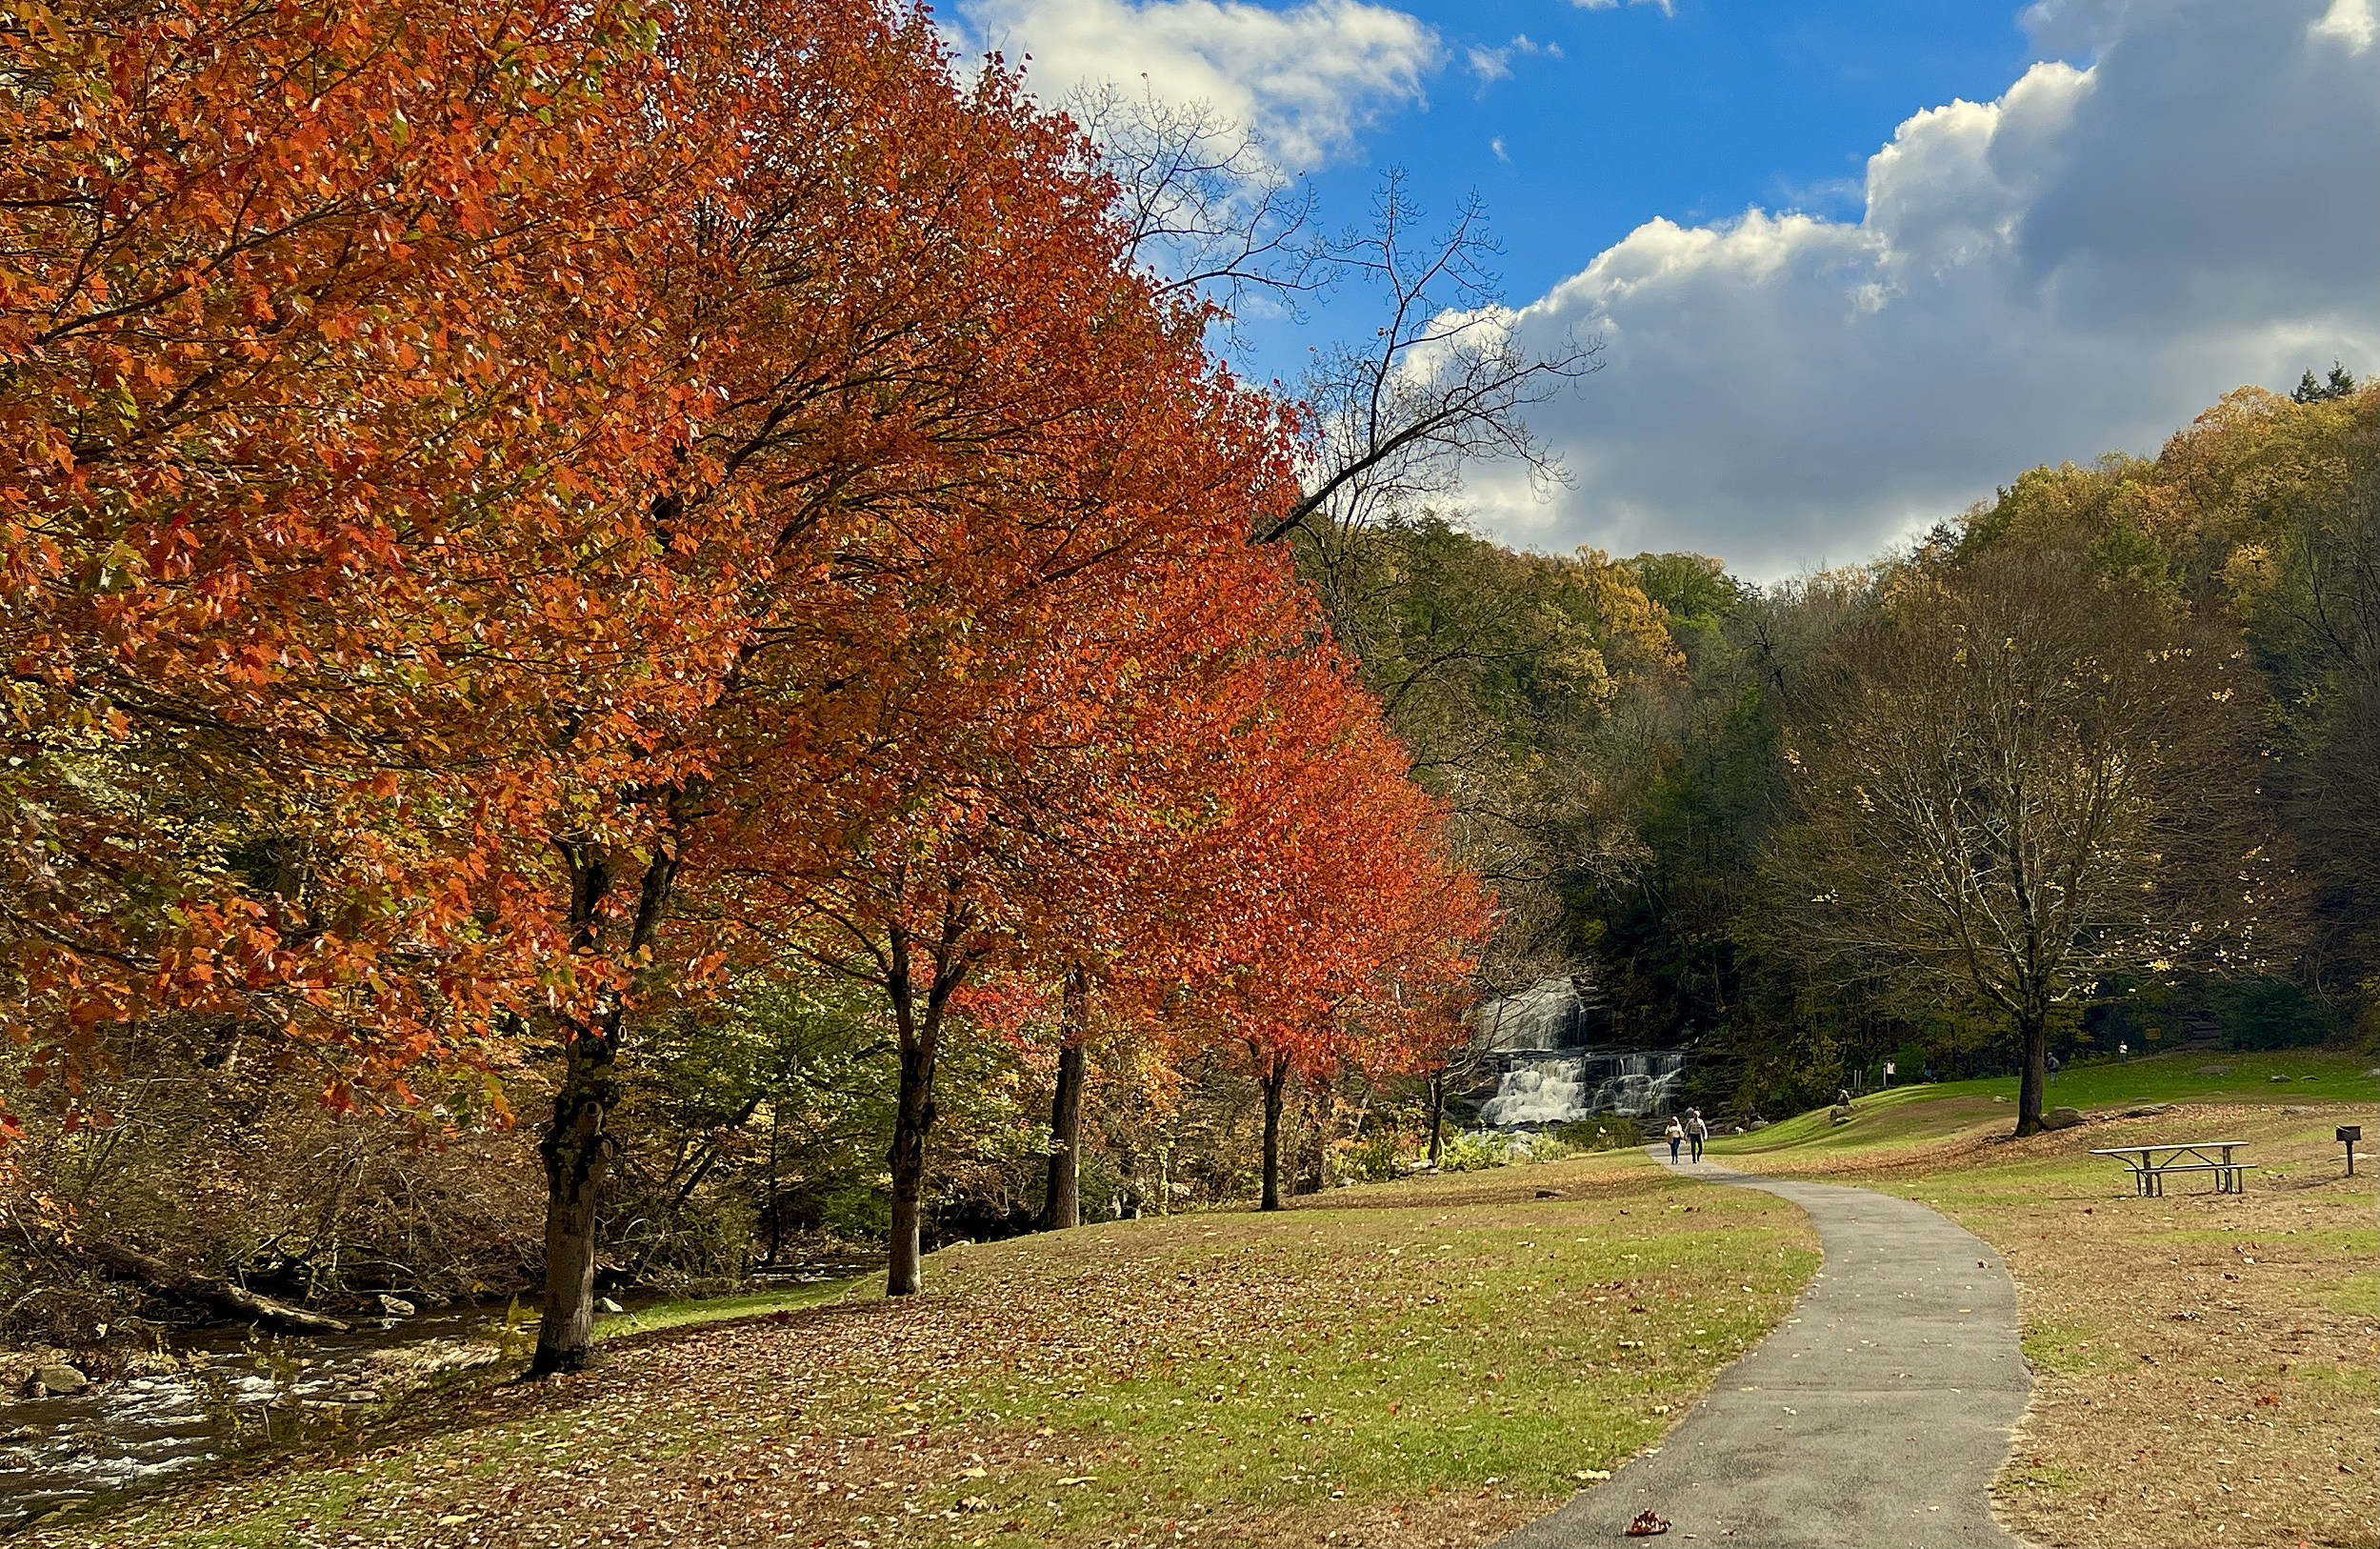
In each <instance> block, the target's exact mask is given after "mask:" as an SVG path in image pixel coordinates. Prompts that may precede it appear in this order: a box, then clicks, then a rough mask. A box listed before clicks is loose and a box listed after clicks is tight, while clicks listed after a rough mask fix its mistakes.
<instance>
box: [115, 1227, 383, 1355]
mask: <svg viewBox="0 0 2380 1549" xmlns="http://www.w3.org/2000/svg"><path fill="white" fill-rule="evenodd" d="M73 1246H74V1247H76V1248H77V1249H79V1250H80V1251H81V1252H82V1253H83V1254H84V1255H86V1256H87V1257H90V1258H94V1259H96V1260H98V1261H99V1262H100V1263H102V1264H104V1265H106V1266H107V1267H108V1268H110V1269H111V1270H113V1271H115V1272H116V1273H117V1274H119V1275H126V1276H130V1277H132V1278H133V1279H135V1280H138V1281H140V1282H141V1283H142V1284H143V1285H146V1286H149V1287H150V1288H151V1289H153V1290H158V1291H163V1292H166V1293H167V1294H169V1295H170V1296H176V1297H181V1298H187V1299H188V1300H190V1301H196V1302H202V1303H204V1304H206V1305H208V1306H210V1307H212V1308H214V1309H215V1310H216V1311H217V1312H221V1313H228V1314H230V1316H231V1317H233V1318H240V1319H242V1320H244V1321H248V1322H254V1323H261V1324H263V1325H264V1326H265V1327H267V1328H269V1329H273V1330H276V1331H277V1332H279V1333H282V1334H345V1333H347V1332H348V1330H349V1328H350V1325H349V1324H347V1323H345V1322H343V1321H341V1320H340V1319H338V1318H332V1317H330V1316H329V1315H327V1314H324V1313H310V1312H308V1311H307V1310H306V1309H304V1308H303V1307H292V1306H290V1305H289V1304H288V1303H287V1302H281V1301H275V1300H273V1299H272V1298H270V1297H260V1296H258V1295H257V1294H256V1293H255V1292H253V1291H250V1290H248V1289H246V1288H244V1287H242V1286H236V1285H233V1284H232V1283H231V1282H230V1281H229V1280H218V1279H216V1278H214V1277H212V1276H210V1275H194V1274H190V1273H188V1272H186V1271H183V1270H178V1269H175V1268H174V1267H173V1266H172V1265H170V1264H168V1263H166V1262H165V1261H164V1260H162V1259H157V1258H151V1257H149V1255H147V1254H145V1253H135V1252H133V1251H132V1250H131V1249H130V1248H125V1247H119V1246H117V1245H116V1244H115V1243H112V1242H78V1243H75V1244H73Z"/></svg>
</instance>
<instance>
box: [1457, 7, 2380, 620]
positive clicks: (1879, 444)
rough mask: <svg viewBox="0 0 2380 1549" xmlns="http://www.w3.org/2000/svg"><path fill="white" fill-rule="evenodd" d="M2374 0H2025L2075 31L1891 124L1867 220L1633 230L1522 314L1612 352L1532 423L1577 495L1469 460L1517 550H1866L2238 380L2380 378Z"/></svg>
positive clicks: (1480, 503) (1768, 566)
mask: <svg viewBox="0 0 2380 1549" xmlns="http://www.w3.org/2000/svg"><path fill="white" fill-rule="evenodd" d="M2369 14H2370V8H2369V4H2368V0H2259V3H2258V4H2256V5H2252V6H2241V5H2238V4H2236V0H2134V3H2132V4H2129V5H2125V4H2118V3H2115V0H2103V3H2101V4H2096V5H2093V4H2090V3H2087V0H2086V3H2082V4H2069V5H2043V6H2037V7H2035V8H2034V9H2033V10H2030V11H2029V12H2028V13H2027V15H2026V20H2027V22H2028V24H2029V25H2032V26H2033V27H2034V35H2035V38H2036V42H2037V46H2038V44H2039V43H2040V42H2041V41H2042V40H2044V39H2046V38H2048V37H2050V36H2051V35H2053V34H2054V35H2059V36H2089V37H2090V39H2091V41H2092V44H2093V50H2092V51H2093V52H2094V53H2095V55H2096V57H2095V58H2094V59H2093V60H2092V62H2091V63H2090V66H2089V67H2088V68H2076V67H2074V66H2071V65H2068V64H2064V63H2059V62H2057V61H2055V60H2049V59H2045V60H2044V61H2043V62H2041V63H2038V64H2035V65H2034V66H2032V67H2031V68H2030V70H2027V71H2026V73H2025V74H2024V76H2023V77H2022V78H2021V79H2019V80H2018V81H2017V82H2016V83H2015V84H2014V85H2013V86H2011V87H2010V89H2009V90H2008V91H2007V92H2006V93H2005V94H2004V95H2002V96H2001V97H2000V99H1999V100H1998V101H1996V102H1991V103H1981V104H1979V103H1970V102H1952V103H1950V104H1949V105H1947V106H1944V107H1939V108H1932V109H1928V110H1927V111H1923V112H1920V113H1917V114H1915V115H1914V116H1912V117H1911V118H1910V119H1909V120H1908V121H1907V122H1906V123H1904V124H1902V125H1901V127H1900V129H1899V131H1898V132H1897V133H1896V134H1895V135H1894V136H1893V140H1892V143H1891V144H1890V145H1889V146H1886V147H1885V148H1884V149H1883V150H1881V151H1878V152H1876V154H1875V155H1874V156H1873V157H1871V158H1870V161H1869V165H1868V176H1867V184H1866V190H1865V192H1866V210H1865V214H1864V215H1863V216H1862V218H1860V219H1859V220H1857V221H1841V220H1829V219H1825V218H1822V217H1819V216H1814V215H1810V214H1804V213H1798V212H1792V211H1788V212H1784V213H1770V212H1768V211H1760V210H1750V211H1746V212H1745V213H1744V214H1742V215H1740V216H1738V217H1736V218H1734V219H1733V220H1730V221H1726V222H1722V223H1719V224H1716V225H1710V226H1700V227H1681V226H1678V225H1675V224H1673V223H1671V222H1670V221H1668V220H1654V221H1652V222H1650V223H1649V224H1647V225H1645V226H1642V227H1640V228H1638V229H1637V230H1636V231H1633V232H1631V233H1630V235H1629V236H1628V237H1627V238H1625V239H1624V240H1622V241H1621V242H1620V243H1618V244H1617V245H1616V246H1614V247H1612V248H1610V249H1609V250H1607V251H1604V252H1602V253H1601V254H1599V255H1597V256H1596V257H1595V258H1594V260H1593V261H1592V262H1590V264H1588V265H1587V267H1586V268H1585V269H1583V270H1581V271H1580V272H1577V273H1576V274H1573V275H1571V276H1570V278H1568V279H1566V280H1564V281H1562V282H1561V283H1559V284H1558V285H1556V286H1554V287H1553V288H1552V289H1551V290H1550V291H1549V292H1547V293H1546V294H1545V295H1543V296H1542V297H1540V298H1538V299H1537V300H1536V301H1535V302H1533V303H1531V304H1530V306H1528V307H1526V308H1524V309H1523V310H1522V311H1521V312H1520V314H1519V319H1518V322H1517V325H1516V326H1517V328H1518V329H1519V331H1520V332H1521V334H1522V336H1523V337H1524V338H1530V337H1535V338H1538V339H1541V340H1546V341H1550V340H1552V339H1553V338H1555V337H1557V336H1559V335H1561V334H1562V333H1564V332H1569V331H1575V332H1578V333H1581V334H1590V335H1591V334H1600V335H1601V336H1602V337H1603V339H1604V340H1605V342H1606V344H1607V347H1608V348H1607V352H1606V358H1607V361H1608V364H1609V369H1607V370H1606V371H1604V372H1601V373H1599V374H1598V375H1596V376H1594V377H1591V378H1590V379H1589V380H1588V382H1587V384H1586V386H1585V389H1584V391H1583V392H1581V393H1580V394H1578V395H1577V396H1575V397H1573V398H1567V399H1564V400H1562V401H1560V402H1558V403H1556V404H1552V405H1548V406H1546V407H1545V408H1543V409H1541V410H1540V411H1539V412H1538V413H1537V415H1536V416H1535V418H1534V423H1535V426H1536V428H1537V430H1538V431H1539V432H1540V433H1541V434H1543V435H1545V436H1546V438H1547V439H1548V440H1550V442H1552V443H1553V444H1554V445H1555V447H1556V448H1557V449H1558V450H1559V451H1560V452H1561V453H1562V454H1563V456H1564V458H1565V460H1566V461H1567V462H1568V464H1569V465H1570V470H1571V472H1572V473H1573V474H1574V475H1575V476H1576V482H1575V485H1574V486H1573V487H1572V488H1570V489H1568V490H1563V491H1558V492H1557V493H1555V495H1554V497H1553V498H1552V499H1551V500H1550V501H1549V502H1544V503H1541V502H1539V501H1538V500H1536V499H1535V498H1533V497H1532V496H1531V494H1530V493H1529V491H1528V489H1527V485H1526V481H1524V480H1520V479H1517V478H1514V477H1510V476H1507V475H1506V474H1505V473H1504V472H1503V471H1500V470H1493V469H1489V470H1480V471H1478V473H1477V474H1476V476H1474V477H1473V478H1472V479H1471V480H1470V483H1469V493H1470V496H1471V499H1472V503H1473V507H1474V509H1475V511H1476V512H1477V513H1478V514H1479V516H1480V517H1481V518H1482V519H1483V521H1485V522H1486V523H1487V524H1488V525H1490V527H1491V528H1493V529H1495V530H1497V531H1499V532H1500V533H1503V534H1504V535H1505V536H1507V537H1509V538H1510V539H1513V540H1515V541H1521V542H1526V543H1531V544H1534V545H1537V546H1540V547H1547V548H1559V547H1567V546H1569V545H1570V544H1574V543H1582V542H1590V543H1595V544H1598V545H1601V546H1603V547H1606V548H1609V549H1613V550H1616V551H1619V552H1623V553H1626V552H1633V551H1635V550H1638V549H1647V548H1650V549H1679V548H1686V549H1696V550H1701V551H1703V552H1706V553H1717V554H1721V555H1723V556H1725V557H1726V558H1728V559H1729V560H1730V562H1731V563H1733V564H1735V565H1736V566H1738V567H1739V568H1740V569H1741V570H1743V571H1744V572H1746V573H1750V574H1754V575H1764V576H1770V575H1776V574H1780V573H1786V572H1789V571H1790V570H1793V569H1796V568H1800V567H1803V566H1808V565H1812V564H1817V563H1821V562H1836V563H1839V562H1843V561H1847V560H1853V559H1859V558H1864V557H1866V556H1867V555H1868V554H1870V553H1872V552H1874V551H1875V550H1876V549H1877V548H1878V547H1879V546H1881V545H1882V544H1884V543H1885V542H1888V541H1890V539H1891V538H1893V537H1894V536H1896V535H1897V534H1899V533H1904V532H1907V531H1910V529H1912V528H1918V527H1922V526H1924V525H1927V524H1930V523H1931V522H1932V521H1934V520H1937V519H1939V518H1941V517H1944V516H1948V515H1950V514H1954V513H1957V512H1958V511H1959V510H1961V509H1963V508H1964V507H1965V506H1966V505H1967V504H1968V503H1970V501H1972V500H1975V499H1978V498H1983V497H1988V496H1990V493H1991V492H1992V490H1993V488H1994V487H1995V486H1996V485H1998V484H2002V483H2006V482H2008V481H2009V480H2010V479H2011V478H2013V477H2014V476H2015V475H2016V474H2017V473H2020V472H2022V471H2023V470H2024V469H2026V468H2028V467H2030V466H2031V465H2033V464H2036V463H2040V462H2045V461H2048V462H2054V461H2057V460H2060V459H2064V458H2074V459H2077V460H2087V459H2089V458H2090V457H2093V456H2095V455H2097V454H2098V453H2102V452H2106V451H2110V450H2115V449H2124V450H2130V451H2135V452H2153V451H2154V450H2155V448H2156V446H2157V445H2158V444H2159V442H2160V441H2161V440H2162V439H2163V437H2164V436H2165V435H2166V434H2167V433H2170V431H2172V430H2173V429H2174V428H2176V427H2177V426H2179V425H2180V424H2181V423H2183V422H2184V421H2186V420H2187V419H2188V418H2189V416H2190V414H2191V413H2192V412H2195V411H2196V410H2198V409H2200V408H2203V407H2204V406H2206V405H2207V404H2208V403H2210V402H2211V401H2212V400H2213V399H2214V397H2215V396H2216V395H2217V394H2219V393H2221V392H2225V391H2227V390H2229V389H2230V388H2232V387H2235V386H2237V385H2239V384H2240V383H2242V382H2251V381H2252V382H2262V383H2265V384H2267V385H2271V386H2284V387H2285V386H2288V385H2290V384H2291V383H2293V382H2295V380H2296V378H2297V373H2298V372H2299V371H2300V370H2302V369H2303V368H2305V367H2306V366H2309V365H2313V366H2327V365H2328V364H2329V363H2330V359H2331V357H2332V356H2333V355H2334V354H2335V355H2339V356H2341V357H2342V358H2344V359H2346V360H2347V362H2348V364H2349V365H2350V367H2353V368H2354V369H2355V370H2357V371H2358V372H2368V371H2371V370H2374V369H2380V293H2375V291H2374V288H2373V286H2372V283H2371V280H2372V275H2371V263H2372V257H2373V254H2374V253H2380V72H2375V71H2373V70H2371V69H2370V59H2369V57H2368V54H2369V51H2370V48H2371V44H2372V38H2371V30H2370V29H2367V28H2366V27H2365V26H2364V20H2365V18H2367V17H2368V16H2369Z"/></svg>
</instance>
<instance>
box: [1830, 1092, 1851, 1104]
mask: <svg viewBox="0 0 2380 1549" xmlns="http://www.w3.org/2000/svg"><path fill="white" fill-rule="evenodd" d="M1834 1105H1835V1106H1836V1107H1837V1108H1849V1107H1850V1105H1851V1089H1850V1087H1845V1088H1843V1089H1842V1090H1841V1091H1839V1092H1837V1093H1836V1094H1835V1095H1834Z"/></svg>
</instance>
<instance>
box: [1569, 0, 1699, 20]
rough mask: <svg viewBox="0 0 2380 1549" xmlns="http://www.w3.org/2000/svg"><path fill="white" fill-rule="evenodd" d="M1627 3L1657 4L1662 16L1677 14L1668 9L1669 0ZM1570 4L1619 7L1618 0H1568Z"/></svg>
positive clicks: (1644, 0)
mask: <svg viewBox="0 0 2380 1549" xmlns="http://www.w3.org/2000/svg"><path fill="white" fill-rule="evenodd" d="M1628 3H1629V4H1630V5H1631V6H1659V7H1660V8H1661V14H1663V15H1664V16H1674V15H1676V14H1677V12H1676V11H1674V10H1670V5H1671V0H1628ZM1570 4H1571V5H1573V6H1576V7H1577V8H1578V9H1579V10H1619V9H1620V0H1570Z"/></svg>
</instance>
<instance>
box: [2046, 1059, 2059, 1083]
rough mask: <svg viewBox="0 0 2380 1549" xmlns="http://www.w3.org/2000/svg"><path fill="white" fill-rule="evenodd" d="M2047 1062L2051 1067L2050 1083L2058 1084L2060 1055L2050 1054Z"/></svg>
mask: <svg viewBox="0 0 2380 1549" xmlns="http://www.w3.org/2000/svg"><path fill="white" fill-rule="evenodd" d="M2046 1063H2047V1064H2048V1065H2049V1067H2050V1085H2052V1086H2054V1085H2056V1084H2057V1079H2058V1056H2055V1055H2050V1056H2048V1059H2047V1061H2046Z"/></svg>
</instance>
